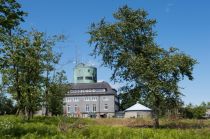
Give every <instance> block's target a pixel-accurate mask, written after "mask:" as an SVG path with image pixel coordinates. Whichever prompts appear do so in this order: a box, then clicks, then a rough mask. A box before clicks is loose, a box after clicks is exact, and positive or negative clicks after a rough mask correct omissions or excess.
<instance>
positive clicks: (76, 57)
mask: <svg viewBox="0 0 210 139" xmlns="http://www.w3.org/2000/svg"><path fill="white" fill-rule="evenodd" d="M75 61H76V65H77V64H78V62H79V61H78V46H77V45H75Z"/></svg>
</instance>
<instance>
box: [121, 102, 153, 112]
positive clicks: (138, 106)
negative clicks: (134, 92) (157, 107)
mask: <svg viewBox="0 0 210 139" xmlns="http://www.w3.org/2000/svg"><path fill="white" fill-rule="evenodd" d="M125 111H151V109H150V108H148V107H146V106H144V105H141V104H139V103H138V102H137V103H136V104H135V105H133V106H131V107H129V108H127V109H126V110H125Z"/></svg>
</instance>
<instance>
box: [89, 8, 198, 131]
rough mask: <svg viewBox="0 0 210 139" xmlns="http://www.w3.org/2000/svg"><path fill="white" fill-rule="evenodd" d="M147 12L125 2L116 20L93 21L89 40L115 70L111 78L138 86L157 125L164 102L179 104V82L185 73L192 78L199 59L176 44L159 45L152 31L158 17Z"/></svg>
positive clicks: (94, 52)
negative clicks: (169, 46)
mask: <svg viewBox="0 0 210 139" xmlns="http://www.w3.org/2000/svg"><path fill="white" fill-rule="evenodd" d="M147 15H148V14H147V12H146V11H144V10H141V9H137V10H133V9H131V8H129V7H128V6H123V7H121V8H119V10H118V11H117V12H115V13H114V14H113V16H114V19H115V20H116V21H115V22H114V23H109V22H106V21H105V19H102V20H101V21H100V22H99V23H93V24H92V25H91V27H90V30H89V34H90V39H89V43H90V44H91V46H93V47H94V50H93V53H92V54H93V55H94V56H101V57H102V61H103V65H104V66H106V67H109V68H111V69H112V70H113V74H112V77H111V79H112V80H114V81H118V82H122V81H125V82H127V86H128V88H130V89H138V90H139V92H140V96H139V97H140V98H141V99H142V100H144V101H145V103H146V104H148V105H149V106H150V107H151V108H152V109H153V112H154V125H155V126H156V127H158V126H159V115H160V112H161V108H162V106H165V105H168V104H172V105H170V106H171V107H173V108H175V107H177V106H178V105H179V103H180V100H181V99H180V96H181V92H180V89H179V86H178V82H179V81H180V80H182V79H183V78H184V77H185V76H187V77H188V79H190V80H192V79H193V76H192V71H193V66H194V64H196V60H194V59H192V58H191V57H190V56H188V55H186V54H184V53H182V52H180V51H179V50H178V49H176V48H169V50H166V49H164V48H161V47H160V46H158V45H157V44H156V42H155V40H154V38H155V36H156V33H155V32H154V31H153V26H154V25H155V23H156V20H154V19H148V17H147Z"/></svg>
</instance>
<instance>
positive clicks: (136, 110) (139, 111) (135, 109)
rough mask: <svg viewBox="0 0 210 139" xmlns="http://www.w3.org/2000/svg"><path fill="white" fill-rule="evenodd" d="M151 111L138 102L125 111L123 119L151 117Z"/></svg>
mask: <svg viewBox="0 0 210 139" xmlns="http://www.w3.org/2000/svg"><path fill="white" fill-rule="evenodd" d="M151 112H152V110H151V109H150V108H148V107H146V106H144V105H142V104H140V103H139V102H137V103H136V104H134V105H133V106H131V107H129V108H127V109H126V110H125V118H138V117H140V118H147V117H151Z"/></svg>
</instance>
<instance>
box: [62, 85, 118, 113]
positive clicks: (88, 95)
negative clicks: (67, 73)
mask: <svg viewBox="0 0 210 139" xmlns="http://www.w3.org/2000/svg"><path fill="white" fill-rule="evenodd" d="M64 102H65V106H64V113H65V114H66V115H68V116H72V117H113V116H115V112H117V111H118V110H119V100H118V97H117V91H116V90H114V89H112V88H111V86H110V85H109V84H108V83H107V82H100V83H76V84H75V83H73V84H71V90H70V91H69V92H68V93H67V94H66V96H65V98H64Z"/></svg>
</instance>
